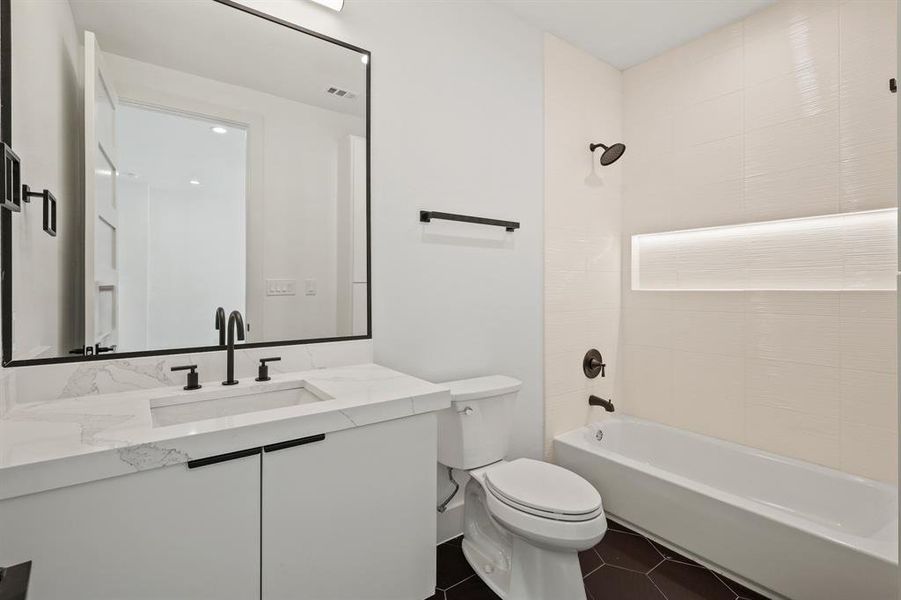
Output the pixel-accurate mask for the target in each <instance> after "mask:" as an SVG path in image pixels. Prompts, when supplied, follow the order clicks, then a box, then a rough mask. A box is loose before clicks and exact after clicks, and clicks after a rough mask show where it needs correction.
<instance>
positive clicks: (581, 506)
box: [484, 458, 603, 522]
mask: <svg viewBox="0 0 901 600" xmlns="http://www.w3.org/2000/svg"><path fill="white" fill-rule="evenodd" d="M484 477H485V487H486V488H487V489H488V491H489V492H490V493H491V495H492V496H493V497H494V498H496V499H497V500H499V501H500V502H502V503H503V504H505V505H507V506H509V507H511V508H513V509H515V510H518V511H522V512H524V513H527V514H530V515H535V516H537V517H541V518H545V519H552V520H554V521H576V522H577V521H589V520H591V519H594V518H596V517H598V515H600V514H602V513H603V508H602V505H601V495H600V494H599V493H598V491H597V490H596V489H594V486H592V485H591V484H590V483H588V482H587V481H586V480H585V479H583V478H582V477H580V476H578V475H576V474H575V473H573V472H572V471H568V470H567V469H564V468H562V467H559V466H557V465H552V464H550V463H545V462H541V461H537V460H532V459H528V458H520V459H517V460H514V461H512V462H507V463H500V464H498V465H496V466H493V467H491V468H488V469H486V470H485V475H484Z"/></svg>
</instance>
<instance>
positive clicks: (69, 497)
mask: <svg viewBox="0 0 901 600" xmlns="http://www.w3.org/2000/svg"><path fill="white" fill-rule="evenodd" d="M435 436H436V423H435V416H434V413H426V414H419V415H414V416H408V417H405V418H399V419H394V420H389V421H383V422H380V423H376V424H372V425H366V426H361V427H354V428H351V429H347V430H342V431H336V432H329V433H325V434H319V435H314V436H307V437H303V438H299V439H287V440H279V441H275V440H273V443H271V444H269V445H263V446H260V447H251V448H249V449H242V448H235V449H234V451H230V452H229V453H227V454H222V455H215V456H211V457H208V458H199V459H195V460H192V461H191V462H190V463H187V464H186V463H180V464H177V465H171V466H166V467H159V468H152V469H147V470H144V471H139V472H137V473H132V474H128V475H122V476H118V477H112V478H108V479H100V480H97V481H91V482H87V483H82V484H79V485H71V486H69V487H61V488H57V489H53V490H49V491H44V492H38V493H34V494H28V495H23V496H18V497H15V498H10V499H7V500H2V501H0V565H12V564H17V563H19V562H24V561H28V560H30V561H33V565H32V572H31V587H30V590H29V598H35V599H37V600H62V599H65V600H231V599H233V600H252V599H258V598H260V597H261V594H262V598H263V599H264V600H332V599H335V600H337V599H346V600H378V599H385V600H422V599H423V598H428V597H429V596H431V595H432V594H433V592H434V589H435V527H436V514H435V505H436V497H435V496H436V489H435V464H436V461H437V456H436V453H437V450H436V442H435V440H436V437H435ZM247 454H249V455H247ZM189 464H190V465H192V466H193V468H191V467H189Z"/></svg>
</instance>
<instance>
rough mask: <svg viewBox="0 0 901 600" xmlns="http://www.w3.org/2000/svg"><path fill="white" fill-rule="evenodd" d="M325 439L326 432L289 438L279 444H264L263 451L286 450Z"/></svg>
mask: <svg viewBox="0 0 901 600" xmlns="http://www.w3.org/2000/svg"><path fill="white" fill-rule="evenodd" d="M324 439H325V434H324V433H320V434H317V435H309V436H307V437H302V438H297V439H296V440H288V441H286V442H278V443H277V444H269V445H268V446H263V451H265V452H277V451H279V450H286V449H288V448H294V447H295V446H303V445H304V444H312V443H314V442H321V441H322V440H324Z"/></svg>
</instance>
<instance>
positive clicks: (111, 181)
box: [0, 0, 370, 366]
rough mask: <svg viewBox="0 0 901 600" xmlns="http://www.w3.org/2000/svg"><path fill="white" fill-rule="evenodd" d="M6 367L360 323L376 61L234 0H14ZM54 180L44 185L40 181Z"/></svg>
mask: <svg viewBox="0 0 901 600" xmlns="http://www.w3.org/2000/svg"><path fill="white" fill-rule="evenodd" d="M2 3H3V11H4V13H3V14H4V17H3V19H4V23H3V26H4V28H5V29H7V28H8V29H7V30H8V31H9V36H7V35H4V36H3V42H4V46H3V61H4V65H3V66H4V69H3V76H4V77H3V80H4V84H3V94H4V98H3V107H4V122H3V136H4V142H5V143H6V144H7V145H8V146H7V160H6V169H5V170H4V171H3V172H4V174H5V185H4V186H2V189H4V190H5V192H4V196H3V198H2V202H0V204H2V207H3V208H2V209H0V214H2V228H3V229H2V233H0V239H2V242H3V246H2V265H3V306H2V310H3V323H2V325H3V360H4V364H5V365H7V366H10V365H11V366H17V365H25V364H35V363H40V362H47V361H58V360H86V359H90V358H96V357H103V358H109V357H111V356H117V355H118V356H123V357H125V356H133V355H136V354H154V353H164V352H166V353H168V352H176V351H180V352H184V351H201V350H215V349H217V348H218V347H219V346H220V343H221V342H220V331H218V330H217V329H216V322H217V319H216V313H217V309H218V308H220V307H221V308H222V309H224V311H225V313H226V315H227V314H229V313H230V312H231V311H233V310H238V311H240V312H241V313H242V314H243V315H244V323H245V328H246V332H245V333H246V340H245V342H244V343H245V344H247V345H254V346H264V345H275V344H286V343H305V342H312V341H325V340H333V339H345V338H365V337H369V336H370V326H369V314H370V311H369V296H370V294H369V286H370V279H369V169H368V167H369V137H370V136H369V113H368V108H369V68H370V60H369V59H370V54H369V52H368V51H366V50H363V49H361V48H357V47H354V46H351V45H349V44H345V43H343V42H340V41H337V40H333V39H330V38H327V37H325V36H322V35H319V34H316V33H314V32H310V31H307V30H304V29H302V28H299V27H297V26H295V25H291V24H288V23H284V22H281V21H278V20H277V19H273V18H270V17H267V16H265V15H262V14H259V13H256V12H255V11H253V10H251V9H249V8H247V7H245V6H243V5H240V4H237V3H234V2H229V1H225V0H186V1H180V2H159V1H155V0H46V1H40V2H36V1H34V0H2ZM45 190H46V191H45Z"/></svg>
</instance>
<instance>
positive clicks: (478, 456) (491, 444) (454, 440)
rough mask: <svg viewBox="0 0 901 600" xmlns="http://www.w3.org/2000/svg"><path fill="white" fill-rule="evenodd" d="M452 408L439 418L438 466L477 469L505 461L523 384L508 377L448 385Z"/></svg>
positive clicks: (492, 376)
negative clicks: (518, 395)
mask: <svg viewBox="0 0 901 600" xmlns="http://www.w3.org/2000/svg"><path fill="white" fill-rule="evenodd" d="M443 385H446V386H447V387H449V388H450V393H451V407H450V408H447V409H444V410H442V411H439V412H438V413H437V414H438V462H439V463H441V464H442V465H445V466H448V467H453V468H454V469H475V468H477V467H481V466H484V465H487V464H491V463H493V462H497V461H499V460H502V459H503V458H504V457H505V456H506V455H507V449H508V448H509V445H510V429H511V426H512V424H513V408H514V404H515V401H516V394H517V392H519V388H520V387H521V386H522V382H520V381H519V380H517V379H513V378H512V377H506V376H504V375H490V376H488V377H476V378H475V379H461V380H459V381H448V382H445V383H444V384H443Z"/></svg>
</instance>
